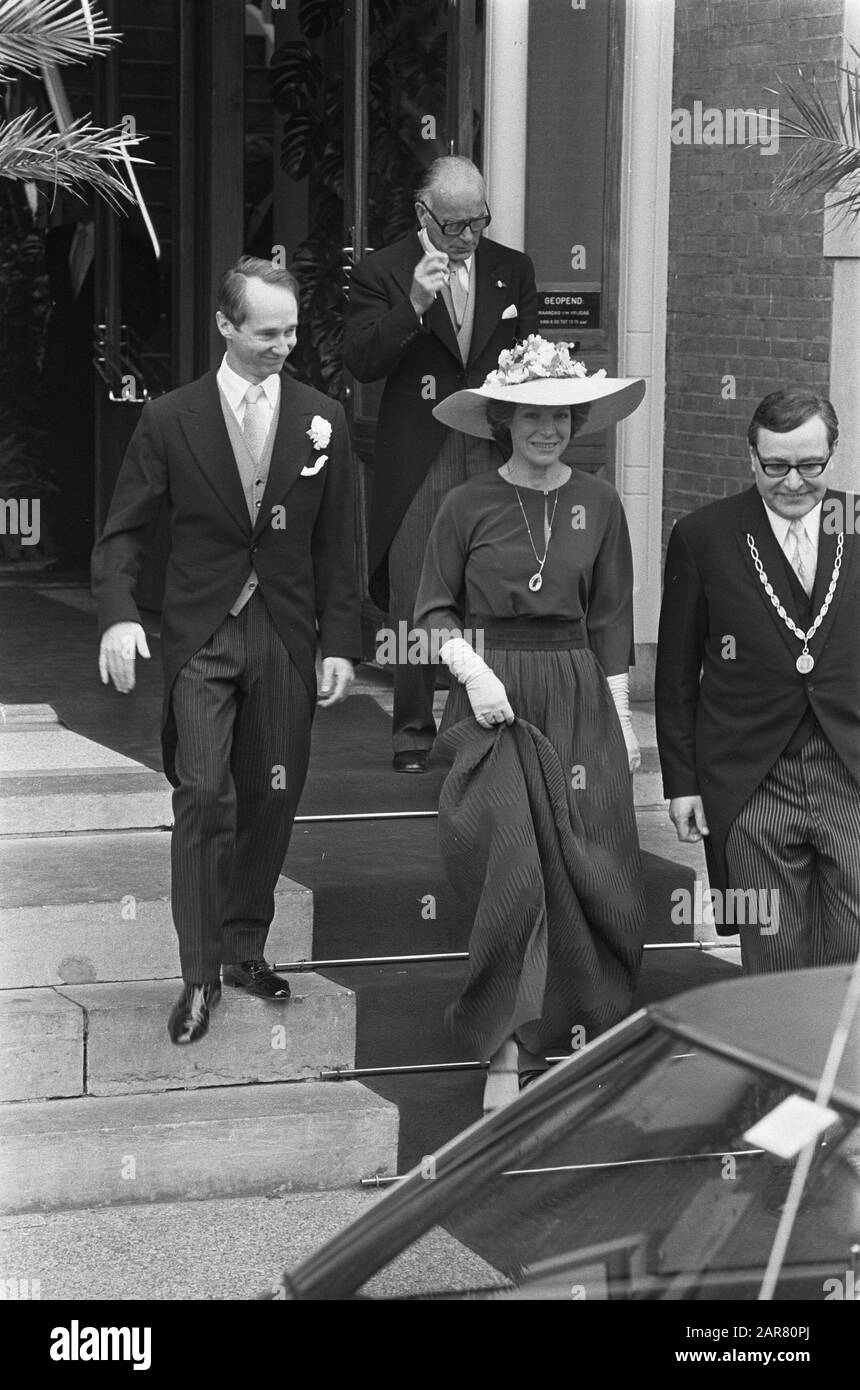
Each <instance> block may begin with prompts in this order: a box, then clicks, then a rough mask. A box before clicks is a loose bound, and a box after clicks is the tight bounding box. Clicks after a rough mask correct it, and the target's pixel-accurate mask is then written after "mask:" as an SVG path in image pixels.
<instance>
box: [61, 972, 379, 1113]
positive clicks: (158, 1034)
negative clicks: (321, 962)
mask: <svg viewBox="0 0 860 1390" xmlns="http://www.w3.org/2000/svg"><path fill="white" fill-rule="evenodd" d="M290 984H291V987H292V991H293V993H292V998H291V999H290V1002H289V1003H288V1004H277V1003H275V1002H270V1001H267V1000H263V999H255V998H254V997H253V996H252V995H249V994H246V993H245V992H244V990H237V989H233V988H230V987H226V986H225V988H224V992H223V995H222V999H221V1002H220V1004H218V1005H217V1006H216V1008H215V1009H214V1010H213V1011H212V1016H211V1022H210V1026H209V1032H208V1033H207V1035H206V1037H205V1038H201V1040H200V1042H197V1043H194V1044H193V1045H190V1046H187V1047H177V1046H176V1045H175V1044H174V1043H172V1042H171V1041H170V1038H169V1037H168V1035H167V1016H168V1014H169V1012H170V1008H171V1006H172V1004H173V1003H174V1001H175V999H176V998H177V996H178V994H179V991H180V988H181V984H180V981H179V980H152V981H150V980H145V981H135V982H134V983H130V984H127V985H80V986H77V987H75V986H66V987H65V988H64V989H63V990H62V994H63V996H64V997H65V998H66V999H67V1000H70V1001H71V1002H72V1003H74V1004H77V1005H79V1006H80V1007H81V1008H82V1009H83V1010H84V1013H85V1015H86V1039H87V1044H86V1090H87V1093H88V1094H89V1095H94V1096H114V1095H125V1094H129V1093H131V1092H140V1091H166V1090H175V1089H179V1088H188V1087H199V1086H241V1085H248V1084H249V1083H251V1082H262V1081H293V1080H302V1079H305V1078H312V1077H316V1076H318V1075H319V1073H320V1071H322V1070H324V1069H325V1070H329V1069H331V1070H335V1069H337V1068H341V1067H351V1066H352V1065H353V1064H354V1059H355V995H354V994H353V992H352V990H349V989H346V988H344V986H342V985H336V984H334V983H333V982H332V981H331V980H326V979H323V977H322V976H321V975H315V974H313V973H311V972H308V973H301V974H299V975H293V976H292V978H291V980H290Z"/></svg>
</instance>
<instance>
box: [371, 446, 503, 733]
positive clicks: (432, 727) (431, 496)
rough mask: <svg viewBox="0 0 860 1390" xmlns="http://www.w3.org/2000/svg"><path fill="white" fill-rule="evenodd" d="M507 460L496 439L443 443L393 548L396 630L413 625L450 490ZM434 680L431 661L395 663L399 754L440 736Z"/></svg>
mask: <svg viewBox="0 0 860 1390" xmlns="http://www.w3.org/2000/svg"><path fill="white" fill-rule="evenodd" d="M502 462H503V458H502V454H501V451H500V450H499V448H498V447H497V445H496V444H495V443H494V442H493V440H491V439H478V438H477V437H476V436H473V435H465V434H461V433H460V432H459V431H458V430H447V431H446V433H445V438H444V440H443V442H442V447H441V449H440V450H439V452H438V454H437V455H436V457H435V458H434V459H433V462H432V463H431V464H430V467H429V469H428V470H427V476H426V477H425V478H424V481H423V482H422V484H421V486H420V487H419V489H418V491H417V492H416V494H415V496H414V497H413V498H412V501H411V502H410V504H409V506H408V508H407V510H406V513H405V515H404V517H403V520H402V521H401V523H400V526H399V527H398V529H397V534H396V536H395V537H394V540H393V541H392V542H391V549H390V550H389V552H388V576H389V584H390V595H391V596H390V599H389V605H388V606H389V617H390V618H391V621H392V623H393V625H394V630H395V632H399V631H400V628H399V626H398V624H399V623H400V622H405V623H406V626H407V628H411V627H412V624H413V620H414V614H415V597H416V595H417V593H418V584H419V581H420V579H421V570H422V568H423V566H424V552H425V550H426V549H427V540H428V537H429V535H430V530H431V528H432V526H433V522H434V521H435V520H436V513H437V511H438V510H439V504H440V502H441V501H442V498H443V497H444V496H445V493H446V492H450V490H451V488H452V487H455V486H456V485H457V483H465V482H466V481H467V479H469V478H473V477H474V476H475V474H476V473H486V472H487V471H488V470H489V469H490V468H498V467H499V466H500V465H501V464H502ZM435 682H436V671H435V667H433V666H432V665H431V664H430V663H429V662H428V664H427V665H426V666H410V665H408V664H407V663H406V662H402V663H399V664H398V665H397V666H395V668H394V711H393V713H394V725H393V729H392V742H393V746H394V751H395V753H405V752H408V751H410V750H411V749H414V748H424V749H429V748H430V747H431V745H432V743H433V740H434V739H435V737H436V723H435V721H434V719H433V688H434V685H435Z"/></svg>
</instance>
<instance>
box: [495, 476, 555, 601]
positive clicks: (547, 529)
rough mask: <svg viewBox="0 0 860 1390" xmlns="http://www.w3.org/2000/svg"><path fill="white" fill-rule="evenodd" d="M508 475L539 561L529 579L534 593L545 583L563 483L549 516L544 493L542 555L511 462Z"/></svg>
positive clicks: (530, 542) (536, 558)
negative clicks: (537, 546) (553, 527)
mask: <svg viewBox="0 0 860 1390" xmlns="http://www.w3.org/2000/svg"><path fill="white" fill-rule="evenodd" d="M508 477H509V478H510V479H511V482H512V483H513V484H514V492H515V493H516V494H517V501H518V502H519V504H520V511H521V512H522V514H523V521H524V522H525V525H526V534H527V536H528V538H529V545H530V546H531V548H532V554H533V555H534V557H535V560H536V561H537V566H538V567H537V570H536V571H535V573H534V574H533V575H532V577H531V579H530V580H529V588H530V589H531V591H532V593H533V594H536V593H537V591H538V589H539V588H540V587H541V585H542V584H543V567H544V565H545V564H546V557H547V555H548V554H549V543H550V541H551V540H552V526H553V522H554V521H555V509H556V507H557V506H558V494H559V491H560V488H561V484H560V483H559V486H558V487H557V488H556V490H555V501H554V502H553V504H552V515H551V516H550V517H547V494H546V493H544V495H543V532H544V542H545V544H544V552H543V556H540V555H538V553H537V550H536V549H535V543H534V541H533V540H532V531H531V527H530V526H529V519H528V517H527V516H526V509H525V507H524V506H523V499H522V498H521V497H520V490H519V488H518V487H517V485H516V483H514V480H513V478H512V477H511V469H510V464H509V465H508Z"/></svg>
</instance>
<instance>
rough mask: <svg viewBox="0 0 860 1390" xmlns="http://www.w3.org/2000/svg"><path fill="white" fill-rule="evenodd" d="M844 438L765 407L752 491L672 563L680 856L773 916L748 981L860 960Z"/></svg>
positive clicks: (754, 439)
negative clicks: (835, 476)
mask: <svg viewBox="0 0 860 1390" xmlns="http://www.w3.org/2000/svg"><path fill="white" fill-rule="evenodd" d="M838 437H839V422H838V420H837V418H836V412H835V411H834V409H833V406H832V404H831V403H830V401H828V400H826V399H825V398H824V397H822V396H818V395H815V394H814V393H812V392H808V391H800V390H798V391H774V392H773V393H772V394H770V395H769V396H766V397H765V399H764V400H763V401H761V403H760V404H759V405H758V406H757V408H756V410H755V412H754V414H753V417H752V420H751V422H750V426H749V430H748V434H747V440H748V448H749V458H750V464H751V466H752V472H753V477H754V479H755V486H754V487H751V488H748V489H747V490H745V491H743V492H741V493H740V494H738V495H737V496H734V497H727V498H725V499H723V500H722V501H719V502H714V503H712V504H711V505H710V506H707V507H702V508H701V509H700V510H698V511H695V512H693V513H691V514H690V515H689V516H686V517H683V518H682V519H681V520H680V521H679V522H678V523H677V525H676V526H675V528H674V530H673V531H672V535H671V539H670V541H669V547H668V552H667V555H666V574H665V587H664V594H663V607H662V612H661V617H660V633H659V640H658V651H657V675H656V707H657V740H658V744H659V748H660V761H661V765H662V770H663V787H664V792H665V794H666V796H668V797H669V798H670V806H669V814H670V816H671V818H672V821H673V822H674V825H675V828H676V830H677V832H678V838H679V839H680V840H684V841H695V840H701V839H702V837H706V839H705V850H706V854H707V861H708V870H709V875H710V881H711V888H712V890H713V889H715V888H716V889H719V890H722V891H723V892H725V890H727V889H728V890H731V889H735V890H742V891H743V892H745V893H751V892H756V893H758V892H760V891H761V890H764V891H766V892H769V893H770V895H771V901H772V902H775V903H776V904H777V905H778V914H777V918H776V919H775V921H774V922H772V923H768V924H764V923H755V922H753V923H750V922H749V921H747V922H745V923H744V924H742V925H741V926H740V939H741V958H742V962H743V967H744V970H745V971H747V972H749V973H760V972H763V971H776V970H790V969H795V968H801V967H804V966H814V965H835V964H839V963H845V962H849V961H853V960H854V959H856V957H857V954H858V951H860V542H859V541H858V537H857V536H856V535H855V526H854V517H853V505H852V507H851V509H850V511H851V514H850V515H849V503H850V504H853V497H852V496H851V495H850V494H849V496H848V498H846V495H845V493H844V492H840V491H837V490H835V489H832V488H831V487H830V481H831V478H832V470H833V456H834V452H835V449H836V445H837V441H838ZM774 895H776V896H774ZM718 930H720V928H718ZM737 930H738V927H737V925H735V924H734V923H730V924H726V923H723V926H722V929H721V931H722V934H724V935H728V934H734V932H735V931H737Z"/></svg>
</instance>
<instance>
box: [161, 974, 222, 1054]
mask: <svg viewBox="0 0 860 1390" xmlns="http://www.w3.org/2000/svg"><path fill="white" fill-rule="evenodd" d="M220 998H221V986H220V985H188V984H186V985H184V986H183V989H182V993H181V994H180V996H179V998H178V999H177V1001H176V1003H175V1004H174V1005H173V1008H172V1009H171V1010H170V1017H169V1018H168V1020H167V1031H168V1033H169V1034H170V1041H171V1042H174V1043H193V1042H197V1041H198V1039H200V1038H202V1037H203V1036H204V1035H205V1034H206V1033H208V1031H209V1010H210V1009H214V1007H215V1005H216V1004H217V1003H218V1001H219V1000H220Z"/></svg>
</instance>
